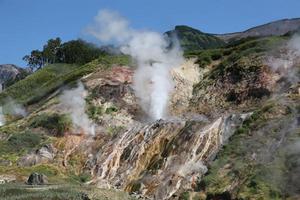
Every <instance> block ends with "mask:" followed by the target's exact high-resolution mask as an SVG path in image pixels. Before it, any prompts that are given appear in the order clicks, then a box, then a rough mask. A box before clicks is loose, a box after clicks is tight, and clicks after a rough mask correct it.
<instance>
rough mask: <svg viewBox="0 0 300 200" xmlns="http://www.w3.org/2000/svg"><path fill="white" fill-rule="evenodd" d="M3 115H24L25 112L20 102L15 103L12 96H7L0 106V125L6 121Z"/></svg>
mask: <svg viewBox="0 0 300 200" xmlns="http://www.w3.org/2000/svg"><path fill="white" fill-rule="evenodd" d="M4 115H12V116H18V117H20V116H22V117H25V116H26V115H27V112H26V110H25V108H24V107H23V106H22V105H21V104H18V103H16V102H15V101H14V100H13V99H12V98H10V97H8V98H6V99H5V101H4V104H3V105H2V106H0V126H3V125H4V124H5V123H6V120H5V116H4Z"/></svg>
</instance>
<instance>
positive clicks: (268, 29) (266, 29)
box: [215, 18, 300, 42]
mask: <svg viewBox="0 0 300 200" xmlns="http://www.w3.org/2000/svg"><path fill="white" fill-rule="evenodd" d="M299 30H300V19H299V18H294V19H282V20H278V21H274V22H270V23H267V24H263V25H260V26H257V27H253V28H251V29H248V30H246V31H243V32H237V33H227V34H215V36H216V37H218V38H220V39H222V40H224V41H226V42H228V41H230V40H240V39H243V38H247V37H265V36H280V35H284V34H286V33H288V32H295V31H299Z"/></svg>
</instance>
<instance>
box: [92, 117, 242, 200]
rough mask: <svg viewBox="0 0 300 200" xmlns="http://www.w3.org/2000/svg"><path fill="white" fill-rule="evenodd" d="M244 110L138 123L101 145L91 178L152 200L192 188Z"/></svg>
mask: <svg viewBox="0 0 300 200" xmlns="http://www.w3.org/2000/svg"><path fill="white" fill-rule="evenodd" d="M247 116H248V115H229V116H224V117H220V118H218V119H217V120H215V121H213V122H208V121H193V120H189V121H184V120H178V119H176V120H171V121H163V120H159V121H156V122H153V123H148V124H140V125H139V126H135V127H133V128H131V129H129V130H128V131H126V132H124V133H122V134H120V135H119V136H118V137H117V138H115V139H113V140H112V141H110V142H109V143H108V144H106V145H104V146H103V148H102V149H101V150H100V151H99V152H98V153H97V155H96V165H95V166H94V169H93V176H94V179H93V183H95V184H97V186H99V187H112V188H119V189H124V190H126V191H128V192H130V193H133V192H134V193H136V194H140V195H142V196H147V197H150V198H154V199H169V198H171V197H172V198H173V197H176V196H177V197H178V196H179V194H180V193H179V192H180V191H181V192H182V191H185V190H192V189H194V188H193V187H196V181H197V180H198V179H200V178H201V176H202V175H203V174H204V173H205V172H206V171H207V167H206V166H205V165H206V163H207V162H208V161H210V160H212V159H213V158H214V157H215V155H216V154H217V152H218V150H219V149H220V147H221V146H222V145H223V144H224V143H225V142H226V141H227V140H228V138H229V137H230V136H231V135H232V134H233V132H234V131H235V130H236V128H238V127H239V126H240V125H241V123H242V122H243V121H244V119H245V118H246V117H247Z"/></svg>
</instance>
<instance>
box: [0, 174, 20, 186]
mask: <svg viewBox="0 0 300 200" xmlns="http://www.w3.org/2000/svg"><path fill="white" fill-rule="evenodd" d="M15 181H16V177H15V176H14V175H0V184H5V183H12V182H15Z"/></svg>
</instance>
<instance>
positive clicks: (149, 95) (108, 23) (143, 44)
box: [87, 10, 183, 120]
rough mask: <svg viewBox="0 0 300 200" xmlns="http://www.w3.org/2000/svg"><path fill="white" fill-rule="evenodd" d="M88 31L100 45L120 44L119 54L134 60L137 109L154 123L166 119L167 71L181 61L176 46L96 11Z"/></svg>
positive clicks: (108, 13)
mask: <svg viewBox="0 0 300 200" xmlns="http://www.w3.org/2000/svg"><path fill="white" fill-rule="evenodd" d="M87 31H88V32H89V33H90V34H91V35H93V36H94V37H96V38H97V39H99V40H100V41H103V42H109V41H114V42H116V43H118V44H120V45H121V49H120V50H121V52H122V53H124V54H127V55H130V56H132V57H133V58H134V59H135V60H136V62H137V65H138V68H137V70H136V71H135V75H134V81H133V88H134V90H135V94H136V96H137V97H138V98H139V99H140V105H141V107H142V109H143V110H144V111H145V112H146V113H147V114H148V115H149V117H151V118H152V119H153V120H157V119H161V118H165V117H166V116H167V114H168V113H167V107H168V100H169V95H170V93H171V92H172V90H173V88H174V86H173V82H172V77H171V75H170V69H171V68H172V67H177V66H179V65H180V64H181V63H182V61H183V56H182V51H181V50H180V47H179V45H178V42H176V40H174V42H173V44H172V45H170V41H168V40H167V38H165V37H164V36H163V35H161V34H160V33H157V32H152V31H138V30H134V29H132V28H130V27H129V22H128V21H127V20H126V19H124V18H123V17H121V16H120V15H119V14H118V13H116V12H113V11H108V10H102V11H99V13H98V15H97V16H96V17H95V23H94V24H93V25H92V26H90V27H88V29H87Z"/></svg>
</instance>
